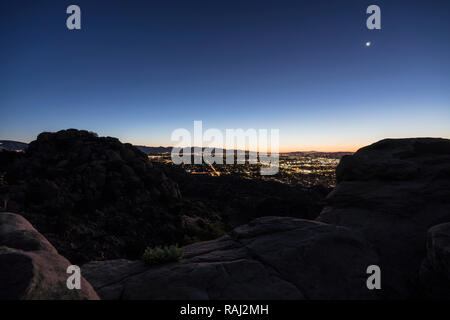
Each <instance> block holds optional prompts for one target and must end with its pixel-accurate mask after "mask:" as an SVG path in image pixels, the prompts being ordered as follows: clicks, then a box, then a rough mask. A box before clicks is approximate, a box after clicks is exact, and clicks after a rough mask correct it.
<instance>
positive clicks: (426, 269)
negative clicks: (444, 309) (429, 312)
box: [420, 223, 450, 299]
mask: <svg viewBox="0 0 450 320" xmlns="http://www.w3.org/2000/svg"><path fill="white" fill-rule="evenodd" d="M420 281H421V285H422V287H423V290H424V294H425V297H427V298H432V299H443V298H445V299H450V223H443V224H439V225H437V226H434V227H432V228H430V229H429V230H428V241H427V258H426V259H425V260H424V262H423V263H422V267H421V270H420Z"/></svg>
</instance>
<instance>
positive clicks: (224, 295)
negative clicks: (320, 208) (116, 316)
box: [82, 217, 378, 299]
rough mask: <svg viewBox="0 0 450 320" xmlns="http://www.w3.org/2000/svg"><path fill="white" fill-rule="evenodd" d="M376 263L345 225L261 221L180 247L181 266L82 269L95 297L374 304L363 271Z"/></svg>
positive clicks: (118, 263) (122, 263)
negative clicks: (324, 301)
mask: <svg viewBox="0 0 450 320" xmlns="http://www.w3.org/2000/svg"><path fill="white" fill-rule="evenodd" d="M377 263H378V256H377V254H376V253H375V252H374V251H373V249H372V248H371V247H370V245H369V244H368V243H367V242H366V241H365V240H364V239H363V238H362V237H361V236H359V235H357V234H356V233H354V232H352V231H350V230H348V229H347V228H344V227H336V226H332V225H327V224H324V223H319V222H314V221H309V220H302V219H295V218H281V217H264V218H259V219H256V220H254V221H253V222H252V223H250V224H248V225H244V226H241V227H238V228H236V229H235V230H234V231H233V232H231V233H230V235H228V236H225V237H222V238H220V239H217V240H212V241H208V242H200V243H196V244H192V245H190V246H186V247H184V261H182V262H178V263H169V264H163V265H160V266H154V267H146V266H145V265H144V263H143V262H140V261H128V260H111V261H96V262H91V263H88V264H85V265H83V266H82V272H83V275H84V276H85V277H86V278H87V279H88V281H90V283H91V284H92V285H93V286H94V288H95V289H96V291H97V292H98V293H99V295H100V297H102V298H103V299H374V298H377V297H378V293H377V292H375V291H370V290H368V289H367V287H366V277H367V274H366V268H367V266H369V265H372V264H377ZM106 270H107V271H106Z"/></svg>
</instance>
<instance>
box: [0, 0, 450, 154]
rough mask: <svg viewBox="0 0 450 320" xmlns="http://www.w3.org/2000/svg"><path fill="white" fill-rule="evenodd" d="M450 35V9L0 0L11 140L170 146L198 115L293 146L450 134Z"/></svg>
mask: <svg viewBox="0 0 450 320" xmlns="http://www.w3.org/2000/svg"><path fill="white" fill-rule="evenodd" d="M71 4H76V5H78V6H79V7H80V8H81V30H68V29H67V27H66V19H67V17H68V16H69V15H68V14H66V8H67V7H68V6H69V5H71ZM371 4H376V5H378V6H379V7H380V8H381V30H368V29H367V27H366V19H367V17H368V16H369V15H368V14H366V8H367V7H368V6H369V5H371ZM449 35H450V1H433V0H431V1H430V0H427V1H425V0H422V1H415V0H405V1H402V0H389V1H379V0H371V1H364V0H334V1H322V0H315V1H312V0H310V1H300V0H297V1H284V0H274V1H264V0H257V1H256V0H226V1H225V0H208V1H197V0H184V1H172V0H164V1H162V0H161V1H137V0H127V1H114V0H109V1H103V0H96V1H92V0H89V1H86V0H70V1H64V0H57V1H44V0H33V1H24V0H0V41H1V42H0V139H1V140H6V139H9V140H18V141H24V142H30V141H32V140H34V139H35V138H36V136H37V135H38V134H39V133H40V132H42V131H57V130H61V129H67V128H77V129H86V130H90V131H94V132H97V133H98V134H99V135H102V136H114V137H118V138H119V139H120V140H121V141H123V142H130V143H133V144H140V145H149V146H159V145H163V146H169V145H173V144H174V142H172V141H171V140H170V137H171V133H172V132H173V130H175V129H177V128H186V129H188V130H190V131H193V122H194V121H195V120H201V121H203V128H204V129H205V130H206V129H208V128H218V129H219V130H223V131H224V130H225V129H236V128H242V129H250V128H254V129H269V130H270V129H279V130H280V150H281V151H299V150H316V151H355V150H356V149H358V148H360V147H362V146H365V145H367V144H370V143H373V142H376V141H378V140H380V139H383V138H403V137H445V138H450V37H449ZM367 41H370V42H371V46H369V47H367V46H366V45H365V43H366V42H367Z"/></svg>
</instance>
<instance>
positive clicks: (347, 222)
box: [318, 138, 450, 298]
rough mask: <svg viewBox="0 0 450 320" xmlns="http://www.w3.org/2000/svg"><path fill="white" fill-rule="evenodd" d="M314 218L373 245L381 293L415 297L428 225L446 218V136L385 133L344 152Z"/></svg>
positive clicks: (449, 143) (449, 174) (449, 189)
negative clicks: (411, 136) (382, 137)
mask: <svg viewBox="0 0 450 320" xmlns="http://www.w3.org/2000/svg"><path fill="white" fill-rule="evenodd" d="M336 173H337V179H338V185H337V186H336V188H335V189H334V190H333V191H332V192H331V193H330V194H329V195H328V197H327V206H326V207H325V208H324V210H323V211H322V213H321V214H320V216H319V218H318V220H319V221H322V222H326V223H330V224H335V225H339V226H345V227H347V228H349V229H352V230H355V231H358V232H360V233H362V234H364V236H365V237H366V238H367V239H368V240H369V241H370V242H371V243H372V244H373V245H374V246H375V247H376V248H377V252H378V253H379V255H380V258H381V264H380V267H381V271H382V274H383V284H384V288H383V291H384V293H385V295H386V297H387V298H409V297H415V296H416V295H417V294H420V292H418V286H419V285H418V275H419V269H420V266H421V263H422V261H423V259H424V258H425V255H426V237H427V230H428V228H430V227H432V226H434V225H436V224H439V223H442V222H449V221H450V140H446V139H431V138H416V139H386V140H382V141H379V142H377V143H374V144H372V145H370V146H368V147H365V148H362V149H360V150H359V151H358V152H356V153H355V154H354V155H353V156H346V157H344V158H343V159H342V160H341V162H340V164H339V166H338V167H337V170H336Z"/></svg>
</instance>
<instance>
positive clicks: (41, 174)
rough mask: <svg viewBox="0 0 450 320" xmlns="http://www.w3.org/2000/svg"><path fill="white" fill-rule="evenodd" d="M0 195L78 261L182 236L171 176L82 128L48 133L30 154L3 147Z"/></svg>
mask: <svg viewBox="0 0 450 320" xmlns="http://www.w3.org/2000/svg"><path fill="white" fill-rule="evenodd" d="M0 172H5V173H6V175H5V176H4V178H5V180H6V181H7V185H5V186H2V187H1V190H0V198H4V199H7V209H8V210H10V211H14V212H17V213H20V214H22V215H23V216H24V217H25V218H27V219H28V220H29V221H30V222H31V223H32V224H33V225H35V226H36V227H37V228H38V230H39V231H40V232H42V234H44V235H45V236H46V237H47V238H48V239H49V240H50V241H51V242H52V243H53V244H54V245H55V246H56V247H57V248H58V250H59V251H60V252H61V253H62V254H64V255H65V256H67V257H69V258H70V259H71V260H72V261H74V262H76V263H78V262H83V261H84V262H85V261H89V260H92V259H103V258H115V257H133V256H134V257H138V256H140V255H141V254H142V251H143V250H144V248H145V247H146V246H147V245H152V244H153V245H155V244H160V243H172V242H173V243H174V242H176V241H179V240H180V239H182V238H183V232H182V230H181V228H180V224H181V219H180V217H179V216H178V215H177V214H174V213H173V212H172V211H171V210H172V207H173V206H174V204H177V203H178V201H179V199H180V192H179V189H178V187H177V185H176V183H174V182H173V181H172V180H170V179H169V178H167V177H166V175H165V174H164V173H163V172H161V171H160V170H158V169H155V168H153V166H152V164H151V163H150V162H149V161H148V158H147V156H146V155H145V154H144V153H142V152H140V151H139V150H137V149H136V148H134V147H133V146H131V145H129V144H123V143H121V142H120V141H119V140H118V139H116V138H111V137H97V135H96V134H94V133H90V132H87V131H79V130H74V129H72V130H63V131H59V132H56V133H42V134H40V135H39V136H38V138H37V140H35V141H33V142H31V143H30V144H29V146H28V148H27V150H26V152H24V153H15V152H14V153H7V152H2V154H1V156H0Z"/></svg>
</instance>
